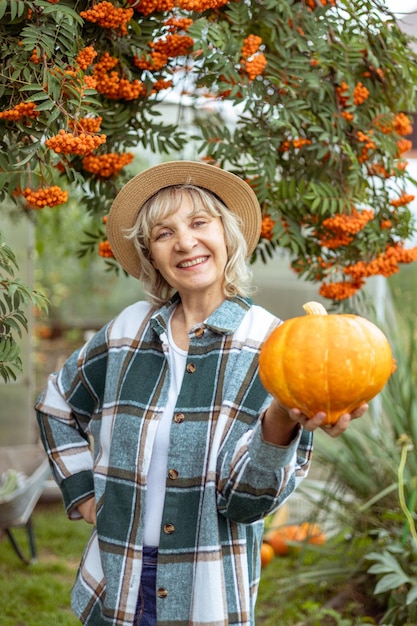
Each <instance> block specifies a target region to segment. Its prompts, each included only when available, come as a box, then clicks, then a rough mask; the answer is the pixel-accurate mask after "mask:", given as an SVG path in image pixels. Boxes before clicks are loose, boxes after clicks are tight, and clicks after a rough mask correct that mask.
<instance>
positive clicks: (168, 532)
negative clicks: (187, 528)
mask: <svg viewBox="0 0 417 626" xmlns="http://www.w3.org/2000/svg"><path fill="white" fill-rule="evenodd" d="M174 531H175V526H174V524H164V533H165V534H166V535H172V533H173V532H174Z"/></svg>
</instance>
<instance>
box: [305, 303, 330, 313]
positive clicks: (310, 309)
mask: <svg viewBox="0 0 417 626" xmlns="http://www.w3.org/2000/svg"><path fill="white" fill-rule="evenodd" d="M303 309H304V311H305V312H306V313H307V315H327V311H326V309H325V308H324V306H323V305H322V304H321V303H320V302H306V303H305V304H303Z"/></svg>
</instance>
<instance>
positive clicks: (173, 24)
mask: <svg viewBox="0 0 417 626" xmlns="http://www.w3.org/2000/svg"><path fill="white" fill-rule="evenodd" d="M192 24H193V20H192V19H191V18H190V17H170V18H168V19H167V20H165V22H164V26H165V27H166V28H168V30H170V31H178V30H188V29H189V28H190V26H191V25H192Z"/></svg>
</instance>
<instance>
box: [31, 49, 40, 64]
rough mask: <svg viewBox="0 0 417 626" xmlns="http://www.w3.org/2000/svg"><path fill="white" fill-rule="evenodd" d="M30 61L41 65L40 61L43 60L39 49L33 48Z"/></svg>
mask: <svg viewBox="0 0 417 626" xmlns="http://www.w3.org/2000/svg"><path fill="white" fill-rule="evenodd" d="M29 61H30V62H31V63H34V64H35V65H39V63H40V62H41V61H42V59H41V57H40V56H39V55H38V51H37V50H36V48H34V49H33V52H32V54H31V55H30V59H29Z"/></svg>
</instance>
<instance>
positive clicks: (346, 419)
mask: <svg viewBox="0 0 417 626" xmlns="http://www.w3.org/2000/svg"><path fill="white" fill-rule="evenodd" d="M367 410H368V405H367V404H362V405H361V406H360V407H358V408H357V409H354V410H353V411H352V412H351V413H344V414H343V415H341V416H340V417H339V419H338V420H337V422H335V423H334V424H323V422H324V420H325V419H326V413H324V412H319V413H316V415H314V416H313V417H311V418H308V417H307V416H306V415H304V413H302V412H301V411H300V409H289V410H288V413H289V415H290V417H291V419H292V420H294V422H298V424H301V426H303V428H305V430H308V431H313V430H316V429H317V428H321V429H322V430H324V432H325V433H326V434H327V435H329V436H330V437H339V435H341V434H343V433H344V432H345V430H346V429H347V428H348V426H349V424H350V423H351V421H352V420H354V419H357V418H358V417H362V415H364V414H365V413H366V411H367Z"/></svg>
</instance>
